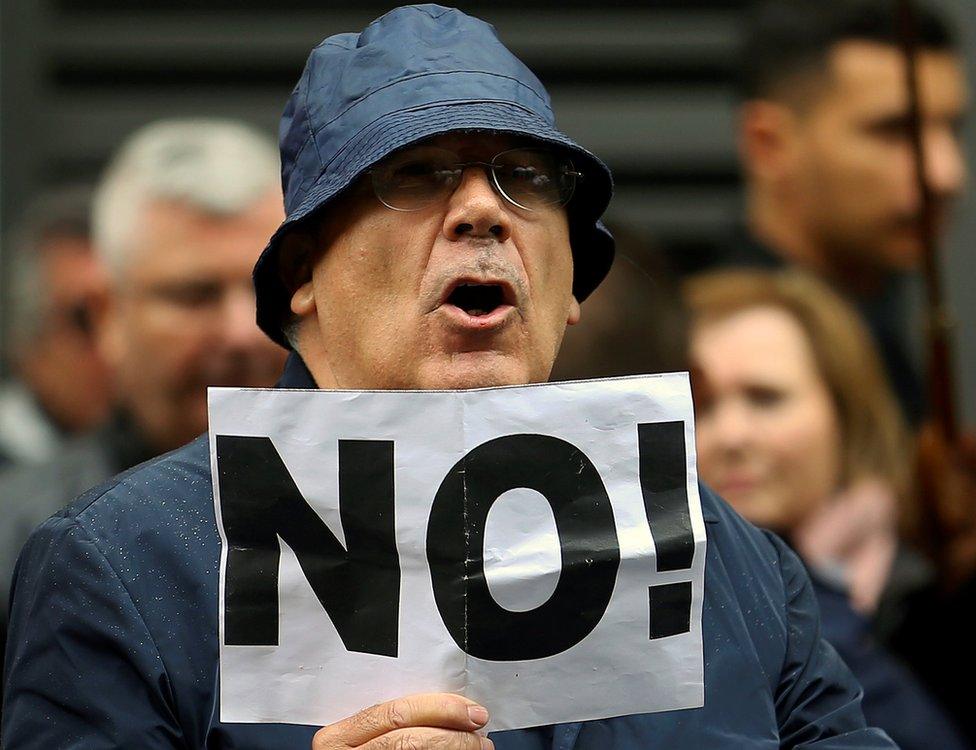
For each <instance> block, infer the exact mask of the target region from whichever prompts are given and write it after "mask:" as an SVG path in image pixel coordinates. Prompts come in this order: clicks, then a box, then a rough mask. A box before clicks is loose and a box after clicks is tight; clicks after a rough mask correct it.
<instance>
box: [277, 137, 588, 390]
mask: <svg viewBox="0 0 976 750" xmlns="http://www.w3.org/2000/svg"><path fill="white" fill-rule="evenodd" d="M428 145H430V146H432V147H436V148H444V149H450V150H452V151H454V152H456V153H457V154H458V155H459V157H460V158H461V159H463V160H464V161H474V160H478V161H485V162H487V161H490V160H491V159H492V157H493V156H495V155H496V154H498V153H499V152H502V151H505V150H507V149H511V148H514V147H516V146H517V145H519V144H518V142H516V141H513V140H511V139H509V138H503V137H497V136H487V135H459V136H445V137H440V138H437V139H435V140H433V141H431V142H430V143H429V144H428ZM489 179H490V178H489V177H488V175H487V173H486V171H485V170H484V169H483V168H481V167H469V168H467V169H465V170H464V171H463V174H462V175H461V178H460V183H459V185H458V187H457V189H456V190H455V191H454V192H453V193H450V194H449V195H446V196H444V198H443V200H439V201H436V202H434V203H433V204H431V205H428V206H426V207H424V208H422V209H420V210H414V211H395V210H392V209H390V208H387V207H386V206H384V205H383V204H381V203H380V201H379V200H377V198H376V196H375V194H374V192H373V189H372V185H371V184H370V183H368V182H367V183H366V184H364V185H360V189H359V190H356V191H354V194H353V195H352V196H351V197H350V198H348V199H347V200H346V201H345V202H344V203H341V204H339V205H337V206H335V207H334V208H333V209H332V210H330V211H329V216H328V217H327V218H326V220H325V224H324V226H323V227H322V232H321V235H320V246H319V251H318V252H317V257H316V258H315V260H314V265H313V267H312V269H311V278H310V279H309V280H307V281H306V282H305V283H304V284H302V285H301V286H300V287H299V288H298V289H297V291H296V292H295V294H294V296H293V298H292V311H293V312H294V313H295V314H296V315H299V316H301V318H302V323H301V328H300V330H299V342H300V349H301V352H302V355H303V357H304V359H305V361H306V362H307V363H308V366H309V368H310V370H311V371H312V374H313V375H314V376H315V379H316V381H317V383H318V384H319V386H320V387H323V388H329V387H332V388H378V389H404V388H423V389H437V388H473V387H479V386H489V385H500V384H513V383H529V382H540V381H544V380H546V378H547V377H548V375H549V371H550V369H551V367H552V362H553V360H554V358H555V356H556V351H557V350H558V348H559V343H560V341H561V339H562V335H563V331H564V330H565V326H566V324H567V323H574V322H576V321H577V320H578V318H579V305H578V304H577V302H576V300H575V298H574V297H573V295H572V292H571V289H572V280H573V263H572V255H571V253H570V246H569V230H568V225H567V220H566V212H565V209H563V208H562V207H561V206H558V205H555V206H547V207H543V208H540V209H536V210H532V211H529V210H526V209H524V208H520V207H518V206H516V205H514V204H512V203H510V202H508V201H506V200H505V199H504V198H503V197H502V196H501V195H499V194H498V193H497V192H496V191H495V190H493V189H492V186H491V184H490V182H489Z"/></svg>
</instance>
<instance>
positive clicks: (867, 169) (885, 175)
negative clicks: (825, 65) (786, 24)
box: [789, 41, 966, 270]
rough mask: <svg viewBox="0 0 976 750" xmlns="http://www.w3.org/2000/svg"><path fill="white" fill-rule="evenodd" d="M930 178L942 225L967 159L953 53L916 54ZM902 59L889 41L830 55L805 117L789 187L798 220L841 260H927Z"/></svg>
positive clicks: (856, 263)
mask: <svg viewBox="0 0 976 750" xmlns="http://www.w3.org/2000/svg"><path fill="white" fill-rule="evenodd" d="M918 75H919V81H918V83H919V91H920V96H921V110H922V141H923V147H924V150H925V151H924V154H925V161H926V171H927V178H928V184H929V185H930V187H931V190H932V192H933V194H934V196H935V199H936V203H937V216H936V224H937V229H938V231H939V232H940V233H941V232H942V231H943V230H944V229H945V225H946V220H947V218H948V216H947V213H948V208H949V206H950V204H951V202H952V199H953V198H954V197H956V196H957V195H958V194H959V192H960V191H961V189H962V187H963V184H964V182H965V178H966V166H965V162H964V159H963V155H962V152H961V146H960V140H959V136H960V127H961V123H962V118H963V113H964V111H965V109H966V82H965V79H964V74H963V67H962V64H961V61H960V60H959V59H958V57H957V56H955V55H953V54H951V53H946V52H934V51H931V52H923V53H921V54H920V56H919V58H918ZM907 117H908V94H907V90H906V82H905V62H904V59H903V57H902V55H901V52H900V51H899V50H898V49H897V48H895V47H892V46H888V45H883V44H875V43H869V42H860V41H850V42H844V43H841V44H839V45H837V46H836V47H835V49H834V50H833V51H832V53H831V55H830V74H829V76H828V78H827V80H826V82H825V83H824V85H823V88H822V91H821V93H820V94H819V96H818V97H817V98H816V99H815V100H814V102H813V103H812V104H811V105H810V107H809V109H807V110H806V111H804V112H802V113H800V114H799V115H798V121H797V129H796V133H795V137H796V141H795V157H796V158H795V162H794V164H793V166H794V169H795V171H794V173H793V175H792V182H791V185H790V188H789V189H791V190H792V191H794V192H795V195H794V196H793V197H794V198H795V201H796V204H797V207H798V211H799V220H800V224H801V226H802V227H803V228H804V229H805V231H807V232H808V233H809V234H810V236H811V237H812V239H813V240H814V242H815V243H816V245H817V246H818V247H820V248H822V250H823V251H824V252H826V253H827V254H828V258H827V262H828V264H832V265H834V266H835V267H840V268H843V267H844V266H850V267H853V268H858V267H862V268H868V269H901V270H904V269H911V268H914V267H916V266H917V264H918V263H919V261H920V258H921V242H920V238H919V233H918V217H919V215H920V209H921V200H920V195H919V190H918V186H917V184H916V178H915V171H914V170H915V162H914V158H913V155H912V147H911V143H910V137H909V134H908V127H907Z"/></svg>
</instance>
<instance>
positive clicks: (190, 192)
mask: <svg viewBox="0 0 976 750" xmlns="http://www.w3.org/2000/svg"><path fill="white" fill-rule="evenodd" d="M277 174H278V159H277V155H276V154H275V149H274V146H273V144H271V143H270V142H268V140H267V139H266V138H265V137H264V136H262V135H260V134H258V133H256V132H254V131H252V130H251V129H250V128H248V127H245V126H243V125H241V124H238V123H235V122H224V121H207V120H186V121H180V120H174V121H167V122H159V123H156V124H153V125H150V126H148V127H146V128H144V129H143V130H141V131H139V132H138V133H136V134H135V135H133V136H132V137H131V138H130V140H129V141H128V142H127V143H125V144H124V145H123V146H122V148H121V149H120V150H119V152H118V154H117V155H116V157H115V159H114V160H113V161H112V163H111V164H110V166H109V167H108V170H107V172H106V173H105V175H104V177H103V178H102V180H101V182H100V184H99V185H98V188H97V191H96V194H95V198H94V217H93V224H94V242H95V246H96V251H97V253H98V257H99V259H100V260H101V263H102V266H103V267H104V268H105V269H106V270H107V277H108V282H107V289H105V288H104V287H103V289H102V290H101V292H102V293H101V294H100V295H98V296H97V297H96V298H94V299H93V300H92V301H91V304H92V306H93V308H95V312H94V316H93V320H91V324H92V326H93V330H90V331H89V335H93V336H95V337H97V339H98V345H99V348H100V351H101V354H102V356H103V357H104V360H105V361H106V362H107V363H108V366H109V368H110V369H111V371H112V374H113V379H114V384H115V393H114V397H113V398H114V411H113V414H112V417H111V419H110V421H109V422H108V424H107V425H105V426H104V427H103V428H101V429H99V430H97V431H95V432H93V433H89V434H87V435H84V436H81V437H79V438H76V439H75V440H73V441H71V442H69V443H67V444H65V445H63V446H61V447H60V448H59V450H58V451H57V454H56V455H55V456H53V457H51V458H49V459H48V460H47V461H44V462H40V463H36V464H34V465H30V466H22V467H16V468H13V469H11V470H8V471H6V472H3V473H2V474H0V497H2V498H3V503H4V509H3V510H4V515H5V518H4V524H3V525H2V527H0V595H2V596H3V599H2V601H3V602H4V606H3V608H2V613H3V614H5V613H6V596H5V595H6V592H7V586H8V584H9V581H10V576H11V573H12V571H13V565H14V561H15V560H16V557H17V553H18V551H19V550H20V547H21V546H22V545H23V543H24V540H25V539H26V538H27V535H28V534H29V533H30V531H31V529H33V528H34V526H36V525H37V524H38V523H40V522H41V521H43V520H44V519H45V518H47V516H49V515H50V514H51V513H53V512H54V511H56V510H57V509H58V508H60V507H61V506H63V505H65V504H66V503H67V502H68V501H69V500H71V498H73V497H75V496H76V495H77V494H78V493H79V492H81V491H83V490H85V489H87V488H88V487H90V486H92V485H93V484H96V483H98V482H102V481H104V480H105V479H106V478H108V477H110V476H112V475H113V474H115V473H117V472H119V471H122V470H123V469H127V468H129V467H130V466H134V465H135V464H138V463H140V462H142V461H145V460H146V459H148V458H150V457H152V456H155V455H158V454H160V453H164V452H166V451H170V450H172V449H173V448H176V447H178V446H179V445H181V444H182V443H184V442H186V441H187V440H190V439H191V438H192V437H193V436H195V435H197V434H199V433H200V432H201V431H202V430H205V429H206V426H207V392H206V391H207V386H208V385H241V386H267V385H271V384H273V383H274V380H275V378H276V376H277V374H278V372H280V369H281V364H282V362H283V361H284V357H283V356H282V354H281V352H280V351H279V350H278V348H277V347H275V346H274V345H273V344H272V343H271V342H269V341H267V339H266V338H265V337H264V335H263V334H262V333H261V331H260V330H258V328H257V326H256V325H255V324H254V293H253V290H252V287H251V281H250V270H251V267H252V266H253V264H254V260H255V258H257V256H258V254H259V252H260V249H261V248H262V247H263V245H264V243H265V241H266V239H267V237H268V235H269V234H270V233H271V232H272V231H273V230H274V228H275V227H276V226H277V225H278V223H279V222H280V221H281V217H282V213H281V203H280V201H281V190H280V188H279V187H278V178H277ZM76 281H77V283H79V284H81V283H82V282H83V281H84V279H83V278H77V279H76ZM87 320H88V319H87V318H86V321H87ZM38 343H39V345H40V347H41V348H40V349H39V351H38V352H37V354H38V355H42V354H45V352H46V351H47V349H45V348H44V339H41V340H40V341H39V342H38ZM46 366H47V367H55V366H56V367H57V368H58V369H59V371H60V376H61V377H62V378H65V377H68V378H70V377H75V378H77V380H78V384H79V385H87V382H86V381H87V379H88V374H87V369H86V365H85V362H84V361H78V362H65V361H63V360H62V361H58V362H48V363H46ZM90 398H91V400H92V401H93V402H94V403H98V401H99V398H100V391H99V390H98V389H97V388H96V389H94V390H93V392H92V394H91V397H90ZM2 620H3V618H2V617H0V625H2ZM0 636H2V632H0ZM0 640H2V639H0Z"/></svg>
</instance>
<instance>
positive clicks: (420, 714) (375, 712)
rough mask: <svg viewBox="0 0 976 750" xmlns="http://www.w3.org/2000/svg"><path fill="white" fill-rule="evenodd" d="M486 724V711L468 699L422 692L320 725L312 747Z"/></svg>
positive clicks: (335, 749) (334, 747) (340, 748)
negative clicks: (406, 731)
mask: <svg viewBox="0 0 976 750" xmlns="http://www.w3.org/2000/svg"><path fill="white" fill-rule="evenodd" d="M487 723H488V712H487V711H486V710H485V709H484V708H483V707H482V706H479V705H478V704H477V703H475V702H474V701H473V700H470V699H469V698H465V697H463V696H460V695H454V694H452V693H423V694H420V695H411V696H408V697H406V698H397V699H396V700H392V701H386V702H385V703H379V704H377V705H375V706H370V707H369V708H366V709H363V710H362V711H360V712H359V713H357V714H354V715H353V716H350V717H348V718H346V719H343V720H342V721H339V722H336V723H335V724H330V725H329V726H326V727H323V728H322V729H320V730H319V731H318V732H317V733H316V734H315V741H314V742H313V744H312V747H313V748H314V749H315V750H344V749H345V748H352V747H358V746H359V745H363V744H365V743H367V742H369V741H370V740H372V739H374V738H376V737H379V736H380V735H383V734H386V733H387V732H392V731H395V730H398V729H407V728H410V727H438V728H443V729H454V730H458V731H461V732H470V731H472V730H475V729H480V728H481V727H483V726H484V725H485V724H487ZM408 747H409V746H408Z"/></svg>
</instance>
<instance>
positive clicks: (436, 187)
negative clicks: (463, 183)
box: [372, 149, 461, 211]
mask: <svg viewBox="0 0 976 750" xmlns="http://www.w3.org/2000/svg"><path fill="white" fill-rule="evenodd" d="M434 151H435V149H424V150H420V151H419V152H417V153H410V152H408V153H407V154H404V155H402V156H400V157H399V158H397V159H394V160H393V161H392V162H390V163H389V164H386V165H385V166H383V167H381V168H379V169H374V170H373V173H372V177H373V190H375V192H376V195H377V197H378V198H379V199H380V200H381V201H382V202H383V203H384V204H385V205H387V206H389V207H390V208H395V209H399V210H401V211H412V210H414V209H418V208H423V207H424V206H426V205H429V204H430V203H432V202H434V201H436V200H438V199H439V198H441V197H442V196H443V195H444V194H446V193H449V192H450V191H451V190H453V189H454V188H455V186H456V185H457V183H458V180H459V179H460V177H461V170H460V169H459V168H458V167H457V166H456V165H455V164H453V162H455V161H457V160H456V159H455V158H452V156H453V155H451V154H450V153H447V154H444V155H442V154H439V153H434Z"/></svg>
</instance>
